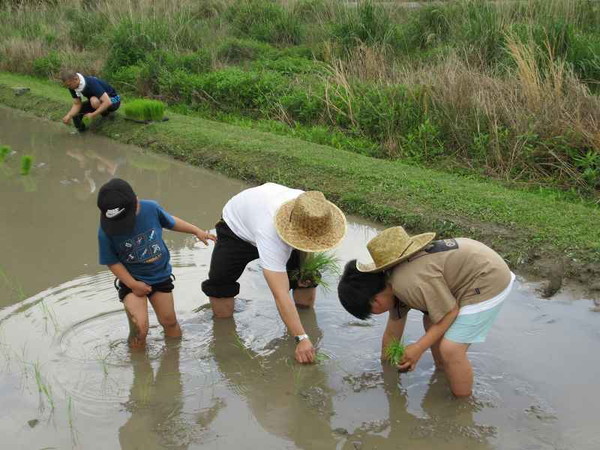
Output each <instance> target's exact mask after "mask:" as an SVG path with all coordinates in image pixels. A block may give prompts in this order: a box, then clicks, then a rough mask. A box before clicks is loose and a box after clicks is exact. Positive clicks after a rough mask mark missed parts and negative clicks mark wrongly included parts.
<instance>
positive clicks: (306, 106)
mask: <svg viewBox="0 0 600 450" xmlns="http://www.w3.org/2000/svg"><path fill="white" fill-rule="evenodd" d="M278 102H279V104H280V105H281V108H282V109H283V110H284V111H285V112H286V114H287V115H288V116H289V117H290V118H291V119H292V120H294V121H297V122H300V123H303V124H311V123H317V122H319V120H320V119H321V117H322V116H323V114H324V112H325V101H324V100H323V96H322V95H320V94H318V93H311V92H310V91H308V90H307V89H306V88H304V87H296V88H294V89H292V90H290V91H289V92H287V93H285V94H283V95H282V96H281V97H279V99H278Z"/></svg>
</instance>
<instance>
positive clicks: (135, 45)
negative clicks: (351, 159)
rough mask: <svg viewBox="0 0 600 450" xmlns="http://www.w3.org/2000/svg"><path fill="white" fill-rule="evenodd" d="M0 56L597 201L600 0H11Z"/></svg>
mask: <svg viewBox="0 0 600 450" xmlns="http://www.w3.org/2000/svg"><path fill="white" fill-rule="evenodd" d="M3 5H4V6H3V7H2V8H0V26H2V29H3V33H2V36H0V68H3V69H4V70H8V71H11V72H19V73H27V74H34V75H37V76H39V77H46V78H47V77H50V78H52V77H55V76H56V74H57V72H58V71H59V70H60V69H61V68H62V67H68V66H69V67H74V68H77V69H79V70H81V71H85V72H87V73H92V74H100V75H102V76H104V77H106V78H107V79H108V80H109V81H111V82H112V83H114V84H115V85H116V86H117V87H118V88H119V89H120V90H121V91H122V92H126V93H127V92H129V93H133V94H135V95H138V96H150V97H156V98H160V99H162V100H165V101H167V102H169V103H170V104H171V105H177V106H178V110H179V111H187V112H189V113H201V114H203V115H204V116H211V115H213V116H219V117H225V115H228V117H231V116H236V117H238V118H241V119H246V120H261V121H264V120H269V121H273V122H277V123H278V124H281V127H287V128H288V129H289V130H291V132H295V131H297V130H302V133H301V134H302V136H303V138H304V139H307V140H310V141H312V142H317V143H327V144H334V145H335V146H337V147H339V148H342V149H346V150H352V151H356V152H358V153H361V154H367V155H370V156H373V157H377V158H381V159H388V160H402V161H404V162H408V163H411V164H413V165H420V166H425V167H433V168H436V169H439V170H444V171H453V170H456V169H458V170H460V171H468V172H470V173H473V174H477V175H478V176H488V177H493V178H495V179H498V180H502V181H505V182H506V181H509V182H511V183H520V184H523V185H529V186H551V187H554V188H560V189H563V190H569V191H572V192H574V193H575V195H582V196H585V197H588V198H596V199H598V197H599V190H600V131H599V129H600V127H599V124H600V99H599V98H598V95H597V93H598V91H599V88H598V86H599V81H600V27H599V26H598V24H599V23H600V3H599V2H596V1H589V0H524V1H497V2H486V1H483V0H459V1H451V2H433V3H432V4H424V6H422V7H420V8H406V7H403V6H402V5H400V4H399V3H398V2H369V1H360V2H358V3H356V4H352V5H349V4H348V3H347V2H343V1H333V0H331V1H325V0H286V1H269V0H243V1H233V0H182V1H180V2H172V1H167V0H153V1H150V0H135V1H134V0H103V1H98V2H90V1H89V0H65V1H61V2H55V1H25V2H21V1H18V2H6V3H4V4H3Z"/></svg>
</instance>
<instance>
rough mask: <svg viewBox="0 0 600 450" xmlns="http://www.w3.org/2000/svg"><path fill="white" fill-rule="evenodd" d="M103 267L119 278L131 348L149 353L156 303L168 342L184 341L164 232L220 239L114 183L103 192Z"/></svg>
mask: <svg viewBox="0 0 600 450" xmlns="http://www.w3.org/2000/svg"><path fill="white" fill-rule="evenodd" d="M98 208H99V209H100V212H101V214H100V227H99V229H98V245H99V249H100V264H104V265H107V266H108V268H109V269H110V271H111V272H112V273H113V274H114V275H115V277H117V279H118V285H117V280H115V287H116V288H117V290H118V291H119V299H120V300H121V301H122V302H123V305H124V307H125V312H126V313H127V317H128V319H129V327H130V334H129V346H130V347H132V348H140V347H144V345H145V343H146V336H147V335H148V304H147V302H146V299H148V300H150V304H151V305H152V308H154V312H155V313H156V317H157V318H158V321H159V323H160V324H161V325H162V327H163V329H164V331H165V336H166V337H180V336H181V329H180V328H179V324H178V323H177V318H176V316H175V307H174V303H173V294H172V291H173V278H172V270H171V264H170V263H169V260H170V255H169V249H168V248H167V246H166V245H165V242H164V241H163V238H162V229H163V228H167V229H170V230H173V231H180V232H182V233H189V234H193V235H195V236H196V237H197V238H198V239H200V240H201V241H202V242H203V243H204V244H206V245H208V240H211V241H216V237H215V236H214V235H212V234H210V233H208V232H206V231H203V230H201V229H200V228H198V227H197V226H195V225H192V224H190V223H188V222H186V221H184V220H181V219H179V218H177V217H174V216H171V215H170V214H169V213H167V212H166V211H165V210H164V209H162V208H161V206H160V205H159V204H158V203H156V202H155V201H152V200H138V198H137V196H136V195H135V192H134V191H133V189H132V188H131V186H130V185H129V183H127V182H126V181H125V180H122V179H120V178H113V179H112V180H110V181H109V182H108V183H106V184H105V185H103V186H102V187H101V188H100V191H99V192H98Z"/></svg>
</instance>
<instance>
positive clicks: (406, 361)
mask: <svg viewBox="0 0 600 450" xmlns="http://www.w3.org/2000/svg"><path fill="white" fill-rule="evenodd" d="M421 355H423V351H422V350H421V348H420V347H419V346H418V345H417V344H411V345H408V346H407V347H406V349H405V350H404V357H403V358H402V360H401V361H400V365H399V366H398V369H399V370H400V372H412V371H413V370H415V367H416V366H417V363H418V362H419V359H421Z"/></svg>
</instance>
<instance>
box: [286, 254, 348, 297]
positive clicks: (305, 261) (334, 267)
mask: <svg viewBox="0 0 600 450" xmlns="http://www.w3.org/2000/svg"><path fill="white" fill-rule="evenodd" d="M328 274H332V275H339V274H340V265H339V262H338V259H337V258H336V257H335V256H333V255H332V254H329V253H327V252H320V253H307V254H304V255H303V257H302V258H301V262H300V268H299V269H296V270H294V271H293V272H292V273H291V276H292V278H293V279H294V280H296V281H298V282H301V283H303V284H304V283H309V284H310V285H311V286H314V285H321V286H323V287H324V288H325V289H328V288H329V286H328V284H327V283H326V282H325V281H324V278H325V276H326V275H328Z"/></svg>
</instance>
